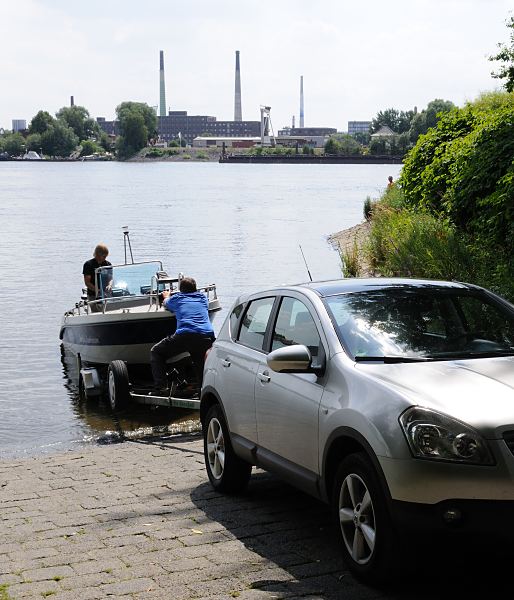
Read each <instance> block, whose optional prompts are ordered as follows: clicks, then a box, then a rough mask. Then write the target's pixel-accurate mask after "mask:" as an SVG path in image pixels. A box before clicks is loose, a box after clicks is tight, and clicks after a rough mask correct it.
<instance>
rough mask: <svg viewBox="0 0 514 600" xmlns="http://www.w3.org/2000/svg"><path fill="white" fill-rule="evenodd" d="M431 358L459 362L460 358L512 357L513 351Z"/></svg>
mask: <svg viewBox="0 0 514 600" xmlns="http://www.w3.org/2000/svg"><path fill="white" fill-rule="evenodd" d="M432 356H433V358H434V359H435V360H438V359H443V360H445V359H451V360H459V359H461V358H496V357H500V356H514V350H489V352H479V351H477V352H455V353H452V354H449V353H446V352H445V353H444V354H443V353H441V354H433V355H432Z"/></svg>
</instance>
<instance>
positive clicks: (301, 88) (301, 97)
mask: <svg viewBox="0 0 514 600" xmlns="http://www.w3.org/2000/svg"><path fill="white" fill-rule="evenodd" d="M300 127H305V124H304V121H303V75H300Z"/></svg>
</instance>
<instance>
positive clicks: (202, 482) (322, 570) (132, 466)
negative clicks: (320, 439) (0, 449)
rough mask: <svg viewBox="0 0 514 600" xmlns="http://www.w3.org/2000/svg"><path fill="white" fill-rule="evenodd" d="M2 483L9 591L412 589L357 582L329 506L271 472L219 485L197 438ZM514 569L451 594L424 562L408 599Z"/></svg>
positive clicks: (251, 595) (303, 594)
mask: <svg viewBox="0 0 514 600" xmlns="http://www.w3.org/2000/svg"><path fill="white" fill-rule="evenodd" d="M0 480H2V481H5V482H7V485H5V486H3V487H0V540H1V542H0V584H2V582H4V583H6V584H7V585H8V586H9V587H8V591H9V596H10V598H12V599H16V598H39V599H40V598H41V597H42V594H44V593H50V592H54V594H52V595H51V596H50V597H55V598H56V599H61V600H96V599H102V600H103V599H105V598H107V597H109V596H114V597H116V598H117V600H121V599H123V598H126V599H127V600H128V599H129V598H131V599H132V600H134V599H144V600H192V599H193V598H194V599H195V600H199V599H201V598H204V599H209V600H222V599H223V600H230V598H241V599H242V600H267V599H273V598H284V599H285V598H304V599H310V600H318V599H319V600H321V599H322V600H371V599H380V600H400V599H401V600H410V598H412V586H411V584H409V583H403V582H400V584H399V590H398V591H394V590H393V591H389V592H387V593H386V592H383V591H377V590H375V589H373V588H369V587H366V586H363V585H362V584H360V583H358V582H357V581H356V580H355V579H354V578H353V577H352V576H351V575H350V574H349V573H348V572H347V570H346V569H345V567H344V564H343V561H342V558H341V551H340V546H339V540H338V539H337V535H336V532H335V531H334V530H333V528H332V526H331V524H330V521H329V519H330V512H329V510H328V509H327V508H326V507H325V506H324V505H323V504H321V503H319V502H317V501H316V500H314V499H312V498H309V497H308V496H306V495H303V494H301V493H300V492H297V491H296V490H294V489H293V488H291V487H290V486H287V485H285V484H283V483H282V482H280V481H279V480H278V479H277V478H275V477H273V476H271V475H269V474H266V473H264V472H262V471H259V470H254V474H253V476H252V480H251V482H250V485H249V488H248V492H247V493H246V494H244V495H241V496H237V497H228V496H223V495H221V494H218V493H216V492H214V491H213V490H212V488H211V487H210V485H209V483H208V481H207V478H206V475H205V467H204V465H203V455H202V441H201V438H200V437H199V436H181V437H180V436H179V437H163V438H159V439H158V440H157V439H153V440H141V441H133V442H126V443H122V444H117V445H113V446H98V447H92V448H90V449H87V450H81V451H79V452H67V453H64V454H60V455H53V456H52V455H48V456H45V457H40V458H37V459H23V460H15V461H0ZM475 551H476V548H475ZM509 572H510V571H509V569H508V568H505V572H504V573H503V574H502V571H501V570H499V571H498V572H494V573H493V572H492V571H491V570H490V568H487V569H483V570H481V569H471V568H469V567H466V566H464V567H463V568H462V570H461V575H460V578H459V576H458V575H455V582H453V587H451V588H449V589H448V590H447V584H446V583H443V582H442V580H440V579H439V580H438V572H437V570H433V571H431V572H430V577H429V578H428V579H426V580H424V581H425V583H424V585H423V586H422V588H416V600H435V599H438V598H439V597H441V590H446V591H450V592H452V594H451V595H452V597H457V596H458V597H470V598H471V597H476V592H478V591H480V592H481V597H502V596H501V593H500V592H498V593H497V594H496V595H495V593H494V588H495V586H496V587H497V588H498V590H500V589H501V586H503V587H509V586H510V578H509ZM54 578H55V579H54ZM503 597H504V596H503Z"/></svg>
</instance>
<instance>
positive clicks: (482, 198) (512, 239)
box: [401, 92, 514, 254]
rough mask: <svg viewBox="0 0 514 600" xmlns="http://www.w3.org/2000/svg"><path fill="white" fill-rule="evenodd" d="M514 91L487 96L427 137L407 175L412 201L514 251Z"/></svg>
mask: <svg viewBox="0 0 514 600" xmlns="http://www.w3.org/2000/svg"><path fill="white" fill-rule="evenodd" d="M513 169H514V93H511V94H507V93H498V92H496V93H493V94H490V95H484V96H482V97H481V98H479V99H478V100H477V101H476V102H474V103H469V104H467V105H466V106H465V107H464V108H461V109H455V110H453V111H451V112H450V113H447V114H446V115H445V116H443V117H442V118H441V120H440V121H439V122H438V124H437V127H435V128H433V129H431V130H429V132H428V133H427V134H426V135H424V136H421V137H420V139H419V141H418V144H416V146H415V147H414V149H413V150H412V152H411V153H410V154H409V155H408V157H407V159H406V161H405V165H404V168H403V171H402V176H401V185H402V187H403V190H404V192H405V199H406V202H407V203H408V204H409V205H410V206H412V207H420V208H424V209H427V210H429V211H430V212H432V213H433V214H436V215H442V216H443V217H446V218H448V219H450V221H451V222H452V223H454V224H455V225H456V226H457V227H458V228H459V229H461V230H462V231H465V232H467V233H469V234H475V235H480V236H481V237H482V239H483V240H484V242H486V243H489V244H500V245H503V244H504V243H506V250H507V252H509V254H512V253H513V252H514V233H513V220H514V209H513V207H512V205H513V202H512V198H514V178H513V176H512V173H513Z"/></svg>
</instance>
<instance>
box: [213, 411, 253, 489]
mask: <svg viewBox="0 0 514 600" xmlns="http://www.w3.org/2000/svg"><path fill="white" fill-rule="evenodd" d="M203 448H204V457H205V467H206V469H207V475H208V476H209V480H210V482H211V485H212V487H213V488H214V489H215V490H216V491H218V492H223V493H226V494H235V493H237V492H240V491H242V490H243V489H244V488H245V487H246V486H247V484H248V481H249V479H250V475H251V472H252V465H251V464H249V463H247V462H246V461H244V460H242V459H240V458H239V457H238V456H237V455H236V453H235V452H234V449H233V448H232V444H231V442H230V434H229V431H228V427H227V424H226V422H225V417H224V415H223V411H222V410H221V407H220V406H219V404H215V405H214V406H212V407H211V408H210V409H209V412H208V413H207V418H206V419H205V422H204V425H203Z"/></svg>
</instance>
